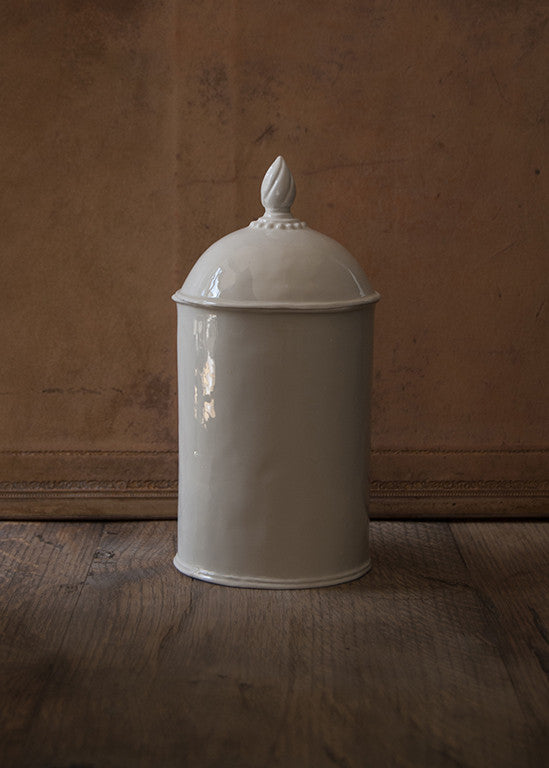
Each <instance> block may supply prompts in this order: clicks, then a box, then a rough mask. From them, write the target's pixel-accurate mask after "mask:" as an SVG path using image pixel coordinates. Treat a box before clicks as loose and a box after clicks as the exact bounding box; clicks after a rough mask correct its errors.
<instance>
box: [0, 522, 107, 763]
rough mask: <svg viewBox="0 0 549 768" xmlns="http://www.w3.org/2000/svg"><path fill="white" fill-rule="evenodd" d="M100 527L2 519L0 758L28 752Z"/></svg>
mask: <svg viewBox="0 0 549 768" xmlns="http://www.w3.org/2000/svg"><path fill="white" fill-rule="evenodd" d="M101 528H102V524H101V523H85V524H82V523H81V524H75V525H72V526H69V525H57V524H55V523H26V524H23V523H0V692H1V693H0V735H1V738H0V765H3V766H10V765H16V764H17V763H16V762H15V763H14V762H11V761H10V760H9V759H8V757H7V755H10V754H12V750H15V754H16V755H19V756H21V753H20V749H21V744H22V741H24V740H25V739H26V737H27V735H28V731H29V728H30V724H31V721H32V719H33V716H34V712H35V710H36V708H37V707H38V706H39V704H40V700H41V696H42V692H43V691H44V688H45V686H46V685H47V682H48V679H49V678H50V676H51V674H52V671H53V668H54V666H55V664H56V662H57V659H58V653H59V648H60V646H61V644H62V642H63V638H64V635H65V632H66V631H67V627H68V625H69V622H70V619H71V616H72V614H73V612H74V610H75V607H76V605H77V603H78V600H79V597H80V594H81V591H82V587H83V585H84V583H85V580H86V576H87V573H88V569H89V566H90V562H91V558H92V555H93V552H94V551H95V547H96V545H97V543H98V541H99V537H100V534H101ZM2 755H4V757H2Z"/></svg>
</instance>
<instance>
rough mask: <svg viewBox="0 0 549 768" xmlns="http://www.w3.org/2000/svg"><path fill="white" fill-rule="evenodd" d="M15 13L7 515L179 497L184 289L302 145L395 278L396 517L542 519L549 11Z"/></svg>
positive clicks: (376, 464) (351, 231)
mask: <svg viewBox="0 0 549 768" xmlns="http://www.w3.org/2000/svg"><path fill="white" fill-rule="evenodd" d="M1 13H2V24H1V25H0V36H1V38H2V45H1V46H0V58H1V71H2V78H1V83H0V94H1V99H2V111H1V130H2V137H1V143H0V153H1V155H2V159H1V161H2V165H1V167H2V193H1V194H2V206H1V210H2V213H1V216H2V230H1V238H2V251H1V257H0V258H1V262H2V274H3V280H2V285H1V286H0V291H1V301H2V304H1V306H2V319H3V322H2V324H1V327H0V351H1V355H2V361H3V364H2V366H1V369H0V404H1V407H2V421H1V423H2V430H1V432H0V441H1V444H0V450H1V454H0V467H1V469H2V478H1V480H2V485H1V486H0V492H2V495H3V497H4V498H3V503H2V508H3V510H4V511H5V513H6V514H12V513H14V510H15V513H19V512H18V510H21V514H22V513H23V512H22V510H23V508H25V509H26V510H27V512H28V510H30V509H31V507H32V508H33V509H34V508H36V509H38V508H39V507H40V505H42V506H41V507H40V509H44V510H45V509H46V508H47V513H48V514H61V513H62V512H61V510H62V508H63V503H64V500H65V499H67V498H69V497H72V496H74V497H77V498H78V499H79V500H80V502H79V503H80V504H81V505H82V506H81V507H79V508H78V509H77V511H76V512H75V511H74V510H75V509H76V508H75V507H74V504H73V506H72V509H73V512H72V514H76V515H78V514H80V512H79V511H78V510H79V509H81V510H83V511H82V514H83V513H84V510H88V511H90V510H91V511H92V512H93V511H94V510H95V511H102V510H105V509H107V507H106V506H105V505H104V504H103V506H102V504H101V503H100V502H101V497H106V498H109V499H110V498H113V497H117V496H118V497H120V498H119V499H118V502H117V503H118V507H117V509H118V510H119V513H120V514H126V513H127V514H132V509H133V510H135V509H136V507H135V505H134V507H131V505H130V506H128V507H127V511H122V510H123V507H122V501H121V500H122V499H127V498H134V499H136V498H141V499H142V503H145V500H147V499H148V500H149V501H147V502H146V504H145V506H143V505H142V507H141V508H142V509H143V510H145V509H146V511H145V512H144V513H145V514H153V515H154V514H160V512H159V510H160V508H162V509H163V510H166V509H167V508H168V507H169V510H170V512H171V511H173V496H174V493H175V488H176V476H177V473H176V450H177V423H176V400H175V397H176V372H175V308H174V306H173V305H172V303H171V302H170V300H169V297H170V295H171V293H172V292H173V291H174V290H175V289H176V288H177V287H178V286H179V285H180V284H181V282H182V281H183V279H184V278H185V276H186V274H187V272H188V270H189V269H190V267H191V265H192V263H193V262H194V261H195V260H196V258H197V257H198V255H199V254H200V253H201V252H202V251H203V250H204V249H205V248H206V247H207V246H208V245H209V244H210V243H211V242H212V241H213V240H215V239H217V238H218V237H220V236H222V235H223V234H225V233H226V232H228V231H230V230H232V229H234V228H236V227H238V226H245V225H246V224H247V223H248V222H249V220H250V219H251V218H255V217H256V215H257V214H258V213H260V208H259V203H258V187H259V184H260V181H261V178H262V176H263V173H264V171H265V169H266V167H267V166H268V165H269V164H270V162H271V161H272V160H273V159H274V157H275V156H276V155H277V154H279V153H281V154H284V156H285V157H286V160H287V161H288V164H289V165H290V167H291V169H292V171H293V173H294V176H295V178H296V180H297V187H298V195H297V199H296V204H295V211H296V213H297V214H298V215H299V216H300V217H301V218H303V219H305V220H306V221H307V222H308V223H309V225H310V226H313V227H314V228H315V229H319V230H321V231H323V232H325V233H326V234H329V235H331V236H332V237H334V238H336V239H337V240H339V241H340V242H342V243H343V244H344V245H345V246H346V247H347V248H348V249H349V250H350V251H351V252H352V253H353V254H354V255H355V256H356V257H357V258H358V259H359V260H360V261H361V262H362V263H363V265H364V267H365V269H366V271H367V273H368V274H369V276H370V277H371V280H372V283H373V285H374V286H375V287H376V289H377V290H379V291H380V292H381V294H382V301H381V303H380V304H379V305H378V310H377V332H376V358H375V382H374V405H373V413H372V424H373V434H372V440H373V449H374V455H373V463H372V480H373V496H374V500H373V508H374V511H376V510H377V511H378V512H379V513H380V514H406V512H407V511H411V512H413V511H414V510H415V511H419V512H421V513H425V514H431V513H433V514H434V513H436V512H437V511H438V512H441V511H442V512H445V511H447V512H453V513H456V511H457V512H459V511H460V509H462V510H463V509H465V508H467V509H468V510H473V509H474V510H476V511H477V512H481V511H482V509H485V510H488V508H489V510H492V511H494V512H495V513H501V514H505V513H506V512H509V511H512V509H515V510H517V509H518V510H519V511H525V512H526V511H528V510H530V511H532V510H533V509H536V510H540V509H542V504H543V498H544V495H546V494H547V486H546V480H547V475H548V473H547V452H546V450H545V447H546V446H547V431H548V424H549V418H548V413H547V396H546V387H547V377H548V373H549V364H548V354H547V349H548V341H549V338H548V332H547V329H548V324H547V304H546V303H545V302H546V299H547V293H548V282H549V281H548V271H549V270H548V269H547V264H548V237H547V216H546V211H547V209H548V202H549V200H548V197H549V196H548V194H547V176H548V174H549V164H548V163H547V156H548V132H547V116H548V110H549V81H548V79H547V71H548V69H549V55H548V51H549V48H548V36H549V28H548V25H547V22H548V18H549V10H548V9H547V5H546V4H545V3H542V2H521V3H512V2H505V3H494V2H489V0H486V1H485V2H480V1H479V2H473V1H472V0H471V1H468V2H462V3H458V2H449V1H444V0H424V1H422V2H420V3H417V2H411V0H410V1H408V0H404V1H403V2H399V3H392V2H387V1H386V0H385V1H384V2H382V1H381V0H380V1H379V2H342V3H336V4H334V3H333V2H331V3H328V2H323V1H322V2H314V3H313V2H310V1H309V0H308V1H307V2H305V0H296V1H295V2H292V3H285V2H273V3H268V4H258V3H255V2H252V1H251V0H247V1H243V0H240V1H237V0H235V1H234V2H232V3H215V2H213V1H212V2H208V1H207V0H204V1H203V2H175V0H171V1H170V2H146V1H145V0H112V2H110V1H109V0H96V1H93V0H85V1H84V2H69V0H66V2H54V3H49V4H42V3H38V2H26V3H20V2H14V1H10V2H8V3H5V4H4V6H3V9H2V11H1ZM31 496H32V497H33V498H34V507H33V505H32V504H29V498H30V497H31ZM162 498H168V499H170V502H169V505H166V504H164V505H162V504H160V500H161V499H162ZM448 499H452V501H451V503H448ZM109 503H110V502H109ZM37 505H38V506H37ZM44 505H46V506H44ZM94 505H95V506H94ZM452 505H457V509H456V506H452ZM111 507H112V505H111ZM109 509H111V508H109ZM124 509H126V508H124ZM109 513H112V512H110V511H109ZM163 513H164V512H163Z"/></svg>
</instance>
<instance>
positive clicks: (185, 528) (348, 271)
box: [173, 157, 379, 589]
mask: <svg viewBox="0 0 549 768" xmlns="http://www.w3.org/2000/svg"><path fill="white" fill-rule="evenodd" d="M294 197H295V185H294V180H293V178H292V175H291V173H290V171H289V170H288V167H287V165H286V163H285V162H284V159H283V158H282V157H278V158H277V159H276V160H275V162H274V163H273V165H272V166H271V167H270V168H269V170H268V171H267V173H266V175H265V178H264V180H263V184H262V186H261V199H262V202H263V205H264V207H265V214H264V215H263V216H262V217H261V218H260V219H258V220H257V221H253V222H252V223H251V224H250V225H249V226H248V227H246V228H245V229H240V230H238V231H237V232H233V233H232V234H230V235H227V236H226V237H224V238H222V239H221V240H219V241H218V242H216V243H214V245H212V246H211V247H210V248H209V249H208V250H207V251H206V252H205V253H204V254H203V255H202V256H201V257H200V259H199V260H198V261H197V263H196V264H195V266H194V267H193V269H192V270H191V272H190V274H189V276H188V277H187V279H186V281H185V283H184V285H183V287H182V288H181V289H180V290H179V291H178V292H177V293H176V294H175V295H174V296H173V298H174V300H175V301H176V302H177V310H178V331H177V333H178V341H177V345H178V376H179V509H178V551H177V555H176V557H175V560H174V563H175V566H176V567H177V568H178V569H179V570H180V571H182V572H183V573H185V574H187V575H189V576H193V577H195V578H199V579H204V580H207V581H212V582H216V583H218V584H226V585H230V586H239V587H263V588H277V589H281V588H296V587H316V586H326V585H330V584H338V583H340V582H344V581H349V580H351V579H355V578H357V577H358V576H361V575H362V574H363V573H365V572H366V571H367V570H368V569H369V567H370V558H369V550H368V514H367V512H368V494H367V479H366V478H367V464H368V454H369V408H370V385H371V381H370V380H371V367H372V342H373V322H374V304H375V302H377V301H378V299H379V294H377V293H376V292H375V291H374V290H373V289H372V287H371V285H370V284H369V282H368V280H367V278H366V275H365V274H364V272H363V270H362V269H361V267H360V266H359V265H358V263H357V262H356V261H355V260H354V259H353V257H352V256H351V255H350V253H349V252H348V251H346V250H345V248H343V247H342V246H341V245H339V244H338V243H336V242H335V241H334V240H332V239H331V238H329V237H326V236H325V235H321V234H320V233H318V232H315V231H314V230H312V229H310V228H309V227H307V226H306V224H305V223H304V222H302V221H299V220H298V219H296V218H294V217H293V215H292V213H291V211H290V206H291V205H292V203H293V200H294Z"/></svg>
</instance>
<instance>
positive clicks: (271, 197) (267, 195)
mask: <svg viewBox="0 0 549 768" xmlns="http://www.w3.org/2000/svg"><path fill="white" fill-rule="evenodd" d="M294 199H295V182H294V177H293V176H292V174H291V172H290V169H289V168H288V166H287V165H286V161H285V160H284V158H283V157H282V156H281V155H279V156H278V157H277V158H276V160H275V161H274V163H273V164H272V165H271V167H270V168H269V170H268V171H267V173H266V174H265V177H264V179H263V183H262V184H261V202H262V203H263V206H264V207H265V210H266V211H267V212H268V213H289V211H290V208H291V206H292V203H293V202H294Z"/></svg>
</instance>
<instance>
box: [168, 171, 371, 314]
mask: <svg viewBox="0 0 549 768" xmlns="http://www.w3.org/2000/svg"><path fill="white" fill-rule="evenodd" d="M294 198H295V184H294V180H293V177H292V174H291V173H290V170H289V169H288V166H287V165H286V163H285V161H284V158H283V157H277V159H276V160H275V161H274V163H273V164H272V165H271V167H270V168H269V170H268V171H267V173H266V174H265V178H264V179H263V183H262V185H261V202H262V203H263V206H264V207H265V213H264V215H263V216H262V217H261V218H259V219H257V221H252V223H251V224H250V225H249V226H248V227H245V228H244V229H239V230H237V231H236V232H233V233H232V234H230V235H227V236H226V237H222V238H221V240H218V241H217V242H216V243H214V244H213V245H212V246H210V247H209V248H208V250H207V251H205V252H204V253H203V254H202V256H201V257H200V258H199V259H198V261H197V262H196V264H195V265H194V267H193V268H192V270H191V271H190V273H189V276H188V277H187V279H186V280H185V282H184V283H183V286H182V288H180V290H179V291H177V293H175V294H174V296H173V297H172V298H173V299H174V301H177V302H179V303H183V304H195V305H200V306H207V307H228V308H235V309H268V310H277V309H280V310H293V311H318V310H325V311H329V310H337V309H345V308H347V307H348V308H352V307H353V306H356V305H361V304H371V303H373V302H376V301H378V299H379V294H378V293H376V291H374V290H373V288H372V286H371V285H370V283H369V282H368V278H367V277H366V275H365V274H364V272H363V270H362V268H361V267H360V265H359V264H358V262H357V261H355V259H354V258H353V257H352V256H351V254H350V253H349V252H348V251H347V250H346V249H345V248H344V247H343V246H342V245H340V244H339V243H337V242H336V241H335V240H332V238H331V237H327V236H326V235H321V234H320V232H315V230H314V229H310V228H309V227H308V226H307V225H306V224H305V222H304V221H299V219H296V218H295V217H294V216H293V215H292V213H291V210H290V208H291V205H292V203H293V201H294Z"/></svg>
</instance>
